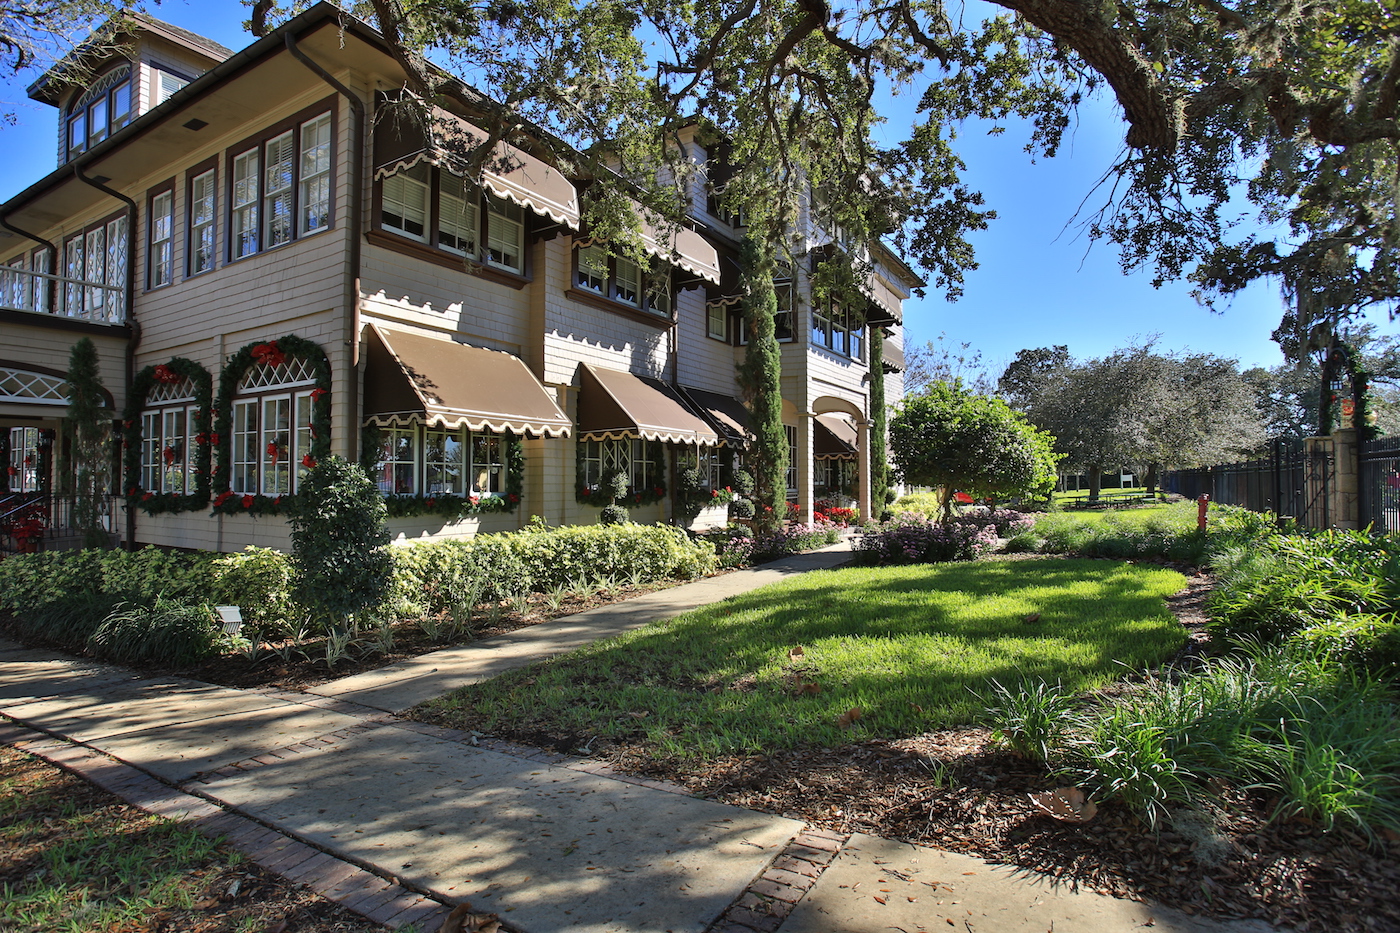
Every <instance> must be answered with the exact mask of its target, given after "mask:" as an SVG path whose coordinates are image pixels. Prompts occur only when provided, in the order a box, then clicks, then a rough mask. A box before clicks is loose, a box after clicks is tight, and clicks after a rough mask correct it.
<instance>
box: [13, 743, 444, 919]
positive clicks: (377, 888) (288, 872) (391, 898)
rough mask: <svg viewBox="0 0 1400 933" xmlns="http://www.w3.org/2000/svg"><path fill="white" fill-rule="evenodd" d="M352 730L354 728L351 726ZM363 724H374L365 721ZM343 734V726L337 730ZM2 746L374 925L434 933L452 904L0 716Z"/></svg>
mask: <svg viewBox="0 0 1400 933" xmlns="http://www.w3.org/2000/svg"><path fill="white" fill-rule="evenodd" d="M355 728H356V729H357V731H358V729H359V727H355ZM364 728H374V726H373V725H370V724H366V725H365V726H364ZM343 731H348V730H343ZM0 744H4V745H10V746H12V747H14V748H16V749H18V750H20V751H22V752H27V753H28V754H31V755H34V756H35V757H37V758H42V759H44V760H45V761H47V762H49V763H50V764H54V765H57V766H58V767H60V768H63V769H64V770H66V771H71V772H73V773H74V774H76V775H78V776H79V777H82V778H84V779H86V780H88V781H91V782H92V783H94V784H96V785H97V786H98V787H101V788H102V789H103V790H106V791H109V792H110V793H113V794H115V795H116V796H118V797H120V798H122V799H123V800H125V801H126V802H127V803H129V804H131V805H132V806H134V807H137V808H139V809H141V810H145V811H146V812H148V813H154V814H156V815H158V816H163V817H166V818H167V819H172V820H179V821H181V822H184V823H187V824H188V825H190V826H192V827H193V828H194V829H196V830H198V831H199V832H201V833H203V834H204V835H206V836H211V837H216V838H217V837H223V838H224V841H225V842H227V843H228V844H229V845H231V846H233V847H234V848H235V849H238V850H239V851H240V852H242V853H243V854H244V855H246V856H248V858H250V859H251V860H252V861H254V862H256V863H257V864H258V865H260V866H262V867H263V868H265V869H267V870H268V871H271V872H275V873H277V874H279V875H281V876H283V877H284V878H287V879H288V880H290V881H293V882H295V883H297V884H301V885H305V886H306V887H308V888H310V889H311V890H313V891H315V892H316V893H317V894H320V895H321V896H323V897H325V898H327V899H329V900H332V901H335V902H336V903H338V904H340V905H341V906H343V907H345V908H347V909H349V910H352V911H354V912H355V913H357V914H359V915H360V916H362V917H365V918H366V919H369V920H372V921H374V922H375V923H382V924H384V925H385V926H387V927H390V928H392V929H398V928H399V927H403V926H407V925H409V924H411V923H416V924H417V925H418V929H419V930H421V931H423V933H433V931H436V930H437V929H438V928H439V927H440V926H441V925H442V922H443V921H444V920H445V919H446V918H447V915H448V913H449V910H450V908H448V907H446V906H444V905H443V904H441V903H439V902H438V901H436V900H433V899H432V898H429V897H426V896H424V895H423V894H421V893H419V892H417V891H412V890H409V889H408V888H406V887H404V886H403V885H402V884H400V883H397V882H396V881H395V880H391V879H385V878H382V877H380V876H379V875H376V874H374V873H373V872H371V871H367V870H366V869H364V868H362V867H360V866H359V865H356V864H354V863H352V862H348V861H346V860H344V859H341V858H338V857H336V856H334V855H331V854H330V853H328V852H324V851H322V850H321V849H318V848H315V847H314V846H311V845H308V844H307V843H305V842H302V841H301V840H299V839H296V838H294V837H292V836H289V835H287V834H285V833H283V832H280V831H278V830H276V829H272V828H270V827H268V826H265V825H263V824H262V823H259V822H257V821H256V820H254V819H251V818H250V817H247V816H244V815H243V814H241V813H237V812H235V811H232V810H225V809H223V808H222V807H219V806H216V805H215V804H214V803H212V802H210V801H209V800H206V799H205V798H203V797H197V796H195V795H194V794H190V793H186V792H185V791H183V790H180V789H178V788H174V787H171V786H170V785H169V784H166V783H165V782H163V781H161V780H159V779H157V778H155V777H153V776H151V775H150V774H147V773H146V772H145V771H142V770H140V769H139V768H136V767H133V766H132V765H128V764H125V763H124V762H121V761H118V760H117V759H115V758H111V757H109V756H107V755H104V754H101V753H99V752H97V751H95V750H94V749H91V748H88V747H86V746H84V745H80V744H77V743H74V742H70V741H68V740H66V739H59V738H55V737H53V736H50V735H47V734H46V733H43V732H39V731H36V730H33V729H28V728H25V727H24V726H21V725H19V724H17V723H15V722H12V721H10V720H8V719H5V718H0Z"/></svg>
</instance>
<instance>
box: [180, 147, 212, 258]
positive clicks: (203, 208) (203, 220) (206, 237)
mask: <svg viewBox="0 0 1400 933" xmlns="http://www.w3.org/2000/svg"><path fill="white" fill-rule="evenodd" d="M216 187H217V178H216V174H215V170H214V169H212V168H211V169H209V170H208V171H205V172H200V173H198V174H197V175H194V176H193V177H192V178H190V194H189V202H190V229H189V236H190V240H189V246H188V247H187V248H186V254H187V255H188V257H189V268H188V270H187V271H186V274H187V275H199V274H200V273H201V272H208V271H209V270H210V269H212V268H214V237H215V223H214V221H215V219H216V217H217V214H216V213H215V197H216V196H215V189H216Z"/></svg>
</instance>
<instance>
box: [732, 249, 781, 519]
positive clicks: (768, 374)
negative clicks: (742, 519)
mask: <svg viewBox="0 0 1400 933" xmlns="http://www.w3.org/2000/svg"><path fill="white" fill-rule="evenodd" d="M739 255H740V261H741V264H742V266H743V270H744V272H743V283H742V284H743V293H744V303H743V309H744V329H745V331H746V332H747V333H748V337H749V342H748V346H747V348H746V349H745V353H744V362H743V364H742V365H741V366H740V367H739V383H740V385H742V386H743V389H744V396H745V398H746V399H747V400H748V402H749V407H750V411H751V414H752V418H753V429H754V434H755V441H754V445H753V448H752V450H751V451H750V454H749V458H748V465H749V469H750V470H751V471H752V473H753V477H754V487H755V489H754V501H755V502H756V504H757V505H758V508H757V509H756V510H755V514H754V530H755V531H758V532H766V531H774V530H776V529H777V528H778V527H779V526H781V525H782V522H783V518H784V517H785V516H786V514H787V470H788V443H787V433H786V432H785V431H784V430H783V390H782V359H783V357H782V349H781V348H780V347H779V345H778V337H777V332H776V327H775V322H774V316H775V315H776V314H777V312H778V297H777V295H776V294H774V292H773V272H774V261H773V250H772V246H771V245H770V244H769V243H768V242H766V241H760V240H756V239H754V238H752V237H749V238H746V239H745V240H744V244H743V246H742V247H741V249H740V254H739Z"/></svg>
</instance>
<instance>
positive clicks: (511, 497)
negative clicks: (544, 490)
mask: <svg viewBox="0 0 1400 933" xmlns="http://www.w3.org/2000/svg"><path fill="white" fill-rule="evenodd" d="M506 499H507V500H508V501H510V502H519V501H520V497H519V496H517V495H516V494H515V493H511V494H510V495H508V496H506Z"/></svg>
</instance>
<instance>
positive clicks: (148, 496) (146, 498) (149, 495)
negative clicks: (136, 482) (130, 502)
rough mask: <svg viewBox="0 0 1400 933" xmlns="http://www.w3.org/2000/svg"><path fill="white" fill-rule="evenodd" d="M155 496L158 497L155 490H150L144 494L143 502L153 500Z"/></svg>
mask: <svg viewBox="0 0 1400 933" xmlns="http://www.w3.org/2000/svg"><path fill="white" fill-rule="evenodd" d="M155 497H156V494H155V493H153V492H148V493H146V494H145V495H144V496H142V497H141V501H142V502H150V501H151V500H152V499H154V498H155Z"/></svg>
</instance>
